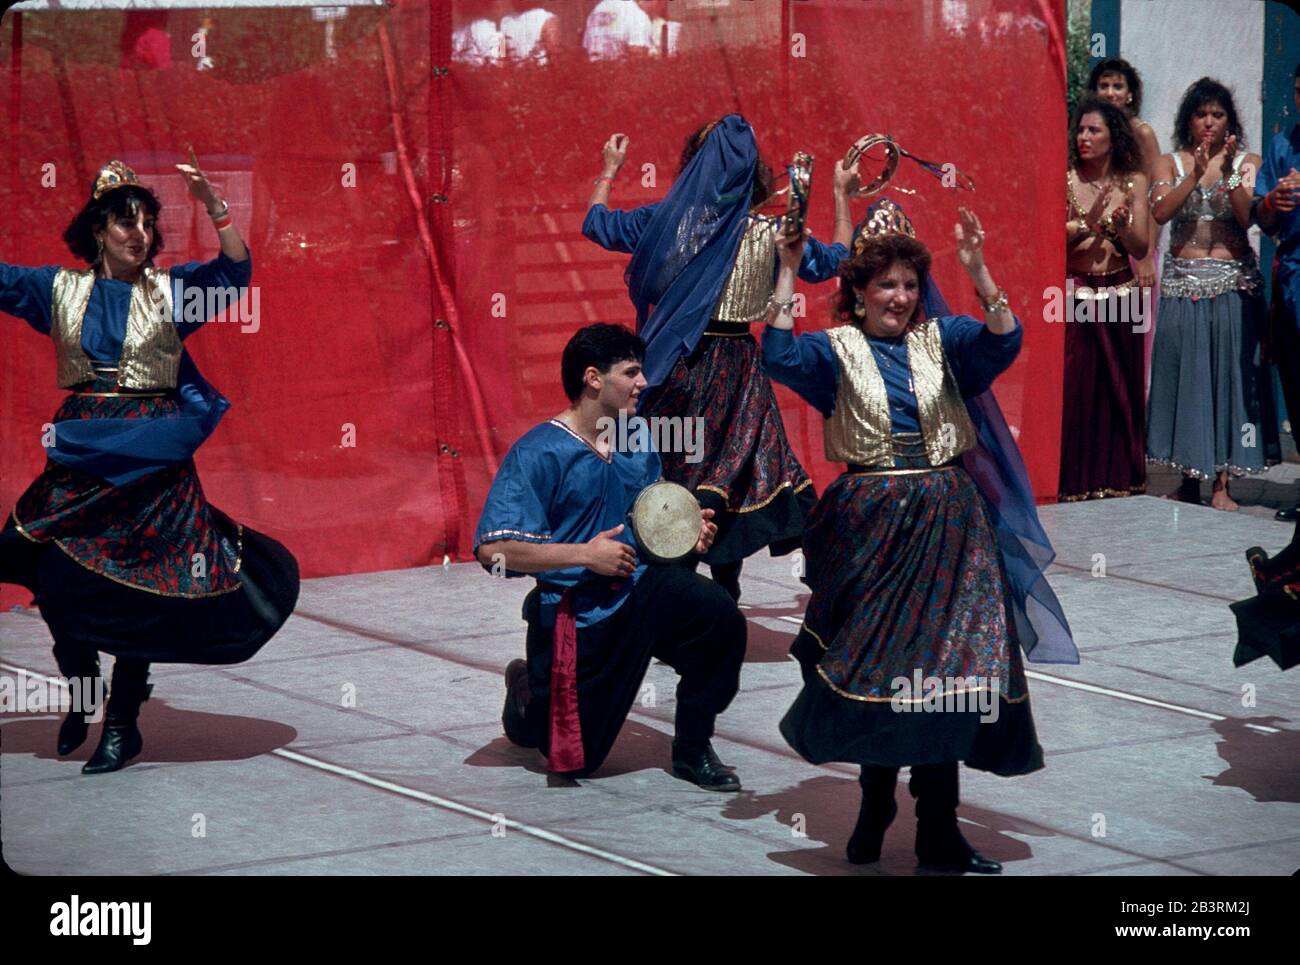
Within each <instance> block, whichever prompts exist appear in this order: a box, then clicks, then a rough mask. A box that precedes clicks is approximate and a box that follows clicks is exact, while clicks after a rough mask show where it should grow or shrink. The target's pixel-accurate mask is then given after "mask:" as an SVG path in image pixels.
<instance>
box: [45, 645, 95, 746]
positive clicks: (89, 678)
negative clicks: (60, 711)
mask: <svg viewBox="0 0 1300 965" xmlns="http://www.w3.org/2000/svg"><path fill="white" fill-rule="evenodd" d="M55 649H56V652H55V658H56V659H57V660H58V664H59V672H60V673H61V674H63V676H64V678H65V679H66V680H68V681H69V682H71V681H72V680H73V679H79V680H81V681H83V682H84V683H88V684H89V685H90V688H91V690H90V693H89V694H87V693H86V690H85V688H84V687H82V686H80V685H79V686H78V696H80V697H81V698H82V705H81V706H80V707H73V708H72V709H71V710H70V711H69V712H68V716H66V717H64V718H63V723H61V724H59V743H58V747H57V750H58V752H59V756H60V757H67V756H68V755H69V754H71V753H72V752H73V751H75V750H76V749H77V748H78V747H80V746H81V745H82V744H84V743H85V741H86V734H87V733H88V732H89V730H90V724H89V723H88V721H87V718H89V717H93V716H94V715H95V708H94V707H92V706H91V705H89V704H88V703H86V701H88V700H90V699H91V698H92V695H93V694H94V691H95V689H96V687H97V685H98V681H99V679H100V678H99V655H98V654H97V653H94V652H92V653H91V654H90V656H89V658H84V657H78V659H76V660H73V661H69V660H67V659H60V657H61V655H60V654H59V653H58V652H57V650H58V648H57V647H56V648H55ZM69 693H70V694H71V693H72V691H71V688H69Z"/></svg>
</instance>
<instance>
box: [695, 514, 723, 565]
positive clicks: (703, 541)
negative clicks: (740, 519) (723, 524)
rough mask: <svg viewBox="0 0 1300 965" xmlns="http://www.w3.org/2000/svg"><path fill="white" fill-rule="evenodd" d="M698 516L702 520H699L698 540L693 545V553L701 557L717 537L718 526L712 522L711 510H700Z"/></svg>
mask: <svg viewBox="0 0 1300 965" xmlns="http://www.w3.org/2000/svg"><path fill="white" fill-rule="evenodd" d="M700 516H701V517H703V518H702V519H701V520H700V538H699V540H698V541H697V542H696V543H695V552H697V553H699V554H700V555H701V556H703V555H704V554H705V553H707V552H708V551H709V547H711V546H712V545H713V540H714V539H715V538H716V537H717V535H718V524H717V523H715V522H713V510H711V509H702V510H700Z"/></svg>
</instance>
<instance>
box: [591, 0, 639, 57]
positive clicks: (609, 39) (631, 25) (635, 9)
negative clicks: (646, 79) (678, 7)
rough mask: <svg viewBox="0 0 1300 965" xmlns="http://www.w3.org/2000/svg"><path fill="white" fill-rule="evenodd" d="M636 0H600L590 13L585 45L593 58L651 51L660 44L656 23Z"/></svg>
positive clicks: (623, 55)
mask: <svg viewBox="0 0 1300 965" xmlns="http://www.w3.org/2000/svg"><path fill="white" fill-rule="evenodd" d="M645 6H647V4H646V3H638V2H637V0H600V3H598V4H596V6H595V7H594V8H593V9H592V11H591V13H590V14H588V15H587V29H586V32H585V33H584V34H583V35H582V46H583V49H584V50H586V51H587V56H588V57H590V58H591V59H592V60H615V59H617V58H619V57H625V56H628V55H629V54H631V55H634V56H635V55H644V54H651V53H653V52H654V51H655V49H656V47H657V42H656V38H655V30H654V23H653V21H652V20H651V18H650V14H648V13H646V11H645V10H644V9H643V7H645Z"/></svg>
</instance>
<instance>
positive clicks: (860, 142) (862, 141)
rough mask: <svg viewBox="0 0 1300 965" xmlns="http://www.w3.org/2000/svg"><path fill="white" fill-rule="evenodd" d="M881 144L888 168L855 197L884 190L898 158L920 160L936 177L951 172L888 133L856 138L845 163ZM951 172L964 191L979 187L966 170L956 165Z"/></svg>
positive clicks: (905, 191) (905, 190) (896, 188)
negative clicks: (914, 152) (917, 153)
mask: <svg viewBox="0 0 1300 965" xmlns="http://www.w3.org/2000/svg"><path fill="white" fill-rule="evenodd" d="M880 146H883V147H884V149H885V161H884V168H883V169H882V170H881V172H880V173H879V174H877V175H876V176H875V177H874V178H872V179H871V181H869V182H868V183H867V184H865V185H864V186H863V187H861V188H859V189H858V190H857V191H855V192H854V193H853V197H855V198H867V197H870V196H871V195H873V194H878V193H879V192H880V191H882V190H883V189H884V187H885V185H886V184H888V183H889V182H890V181H891V180H892V179H893V177H894V174H895V173H896V172H897V171H898V161H899V159H900V158H904V157H908V158H911V159H912V160H913V161H915V162H916V163H917V164H919V165H921V167H923V168H925V169H926V170H927V171H929V172H930V173H931V174H933V175H934V176H935V177H936V178H939V179H941V180H942V179H943V177H944V176H945V174H947V173H949V172H946V171H945V170H944V166H943V165H940V164H937V163H935V162H934V161H927V160H925V158H919V157H917V156H916V155H915V154H913V153H912V152H911V151H909V150H907V148H905V147H903V146H902V145H901V144H899V143H898V142H897V141H895V140H894V139H893V138H892V137H890V136H889V135H888V134H863V135H862V136H861V137H860V138H858V139H857V140H856V141H854V142H853V146H852V147H850V148H849V150H848V153H847V154H845V155H844V167H846V168H847V167H852V166H853V165H854V164H857V163H858V161H860V160H861V159H862V157H863V156H864V155H866V154H867V152H868V151H870V150H872V149H873V148H875V147H880ZM951 174H952V176H953V177H954V178H955V179H956V186H957V187H959V188H961V189H962V190H964V191H974V190H975V179H974V178H972V177H971V176H970V175H969V174H963V173H962V172H960V171H958V170H957V169H956V168H955V167H954V168H953V169H952V171H951ZM893 190H894V191H897V192H899V193H900V194H916V192H915V191H914V190H912V189H910V188H902V187H899V186H897V185H895V186H894V188H893Z"/></svg>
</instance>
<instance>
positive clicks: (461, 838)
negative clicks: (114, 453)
mask: <svg viewBox="0 0 1300 965" xmlns="http://www.w3.org/2000/svg"><path fill="white" fill-rule="evenodd" d="M1270 512H1271V511H1270ZM1042 516H1043V520H1044V523H1045V525H1046V526H1047V527H1048V530H1049V532H1050V534H1051V536H1052V538H1053V541H1054V543H1055V546H1056V550H1057V554H1058V561H1057V564H1056V565H1055V566H1054V567H1053V569H1052V572H1051V580H1052V584H1053V586H1054V587H1055V588H1056V590H1057V593H1058V594H1059V596H1060V598H1061V601H1062V603H1063V605H1064V607H1065V609H1066V613H1067V615H1068V617H1069V619H1070V621H1071V624H1072V626H1073V628H1074V631H1075V637H1076V640H1077V642H1078V644H1079V648H1080V650H1081V651H1082V653H1083V663H1082V664H1081V665H1079V666H1077V667H1061V666H1048V665H1035V664H1030V665H1029V669H1030V671H1031V680H1030V688H1031V692H1032V694H1033V707H1034V713H1035V717H1036V720H1037V725H1038V732H1039V738H1040V740H1041V742H1042V744H1043V746H1044V748H1045V750H1046V760H1047V766H1046V768H1045V769H1044V770H1042V771H1040V772H1038V773H1036V774H1032V775H1029V776H1027V777H1020V778H1014V779H1004V778H998V777H994V776H991V775H988V774H984V773H980V772H976V771H971V770H968V769H965V768H963V769H962V799H963V804H962V807H961V810H960V812H959V814H960V816H961V818H962V819H963V830H964V832H965V834H966V836H967V838H968V839H969V840H970V841H971V843H972V844H973V845H974V846H975V847H976V848H978V849H979V850H981V851H982V852H984V854H986V855H988V856H989V857H991V858H994V859H996V860H999V861H1001V862H1003V864H1004V865H1005V874H1008V875H1043V874H1058V875H1063V874H1082V875H1098V874H1100V875H1225V874H1227V875H1242V874H1246V875H1289V874H1291V873H1293V872H1294V871H1295V870H1296V869H1297V867H1298V866H1300V720H1298V718H1300V672H1293V673H1290V674H1283V673H1282V672H1281V671H1279V670H1278V669H1277V667H1276V666H1275V665H1273V664H1272V663H1270V662H1268V661H1267V660H1261V661H1257V662H1255V663H1253V664H1251V665H1249V666H1247V667H1244V668H1241V669H1235V668H1234V667H1233V666H1232V662H1231V657H1232V650H1233V645H1234V642H1235V629H1234V622H1233V617H1232V614H1231V612H1230V611H1229V610H1228V603H1229V602H1231V601H1233V600H1236V599H1241V598H1243V597H1246V596H1249V595H1251V593H1252V592H1253V587H1252V585H1251V580H1250V576H1249V572H1248V570H1247V567H1246V564H1245V562H1244V558H1243V556H1242V552H1243V550H1244V549H1245V548H1246V547H1248V546H1250V545H1252V544H1260V545H1262V546H1264V547H1265V549H1267V550H1269V551H1270V552H1274V551H1276V550H1277V549H1279V548H1280V547H1281V546H1282V545H1284V544H1285V543H1286V542H1287V541H1288V540H1289V538H1290V535H1291V527H1290V525H1284V524H1281V523H1276V522H1273V521H1272V519H1271V518H1269V517H1268V516H1267V515H1266V514H1264V513H1262V512H1256V513H1238V514H1232V515H1229V514H1224V513H1218V512H1215V511H1214V510H1211V509H1209V508H1199V507H1193V506H1187V505H1181V504H1177V503H1173V502H1170V501H1167V500H1163V499H1157V498H1154V497H1150V496H1144V497H1135V498H1131V499H1122V500H1107V501H1104V502H1096V503H1086V504H1076V505H1070V506H1053V507H1047V508H1044V509H1043V510H1042ZM1095 554H1104V555H1105V560H1106V576H1105V577H1104V578H1099V577H1095V576H1094V575H1093V568H1094V557H1095ZM790 569H791V566H790V560H789V558H786V559H779V560H773V559H770V558H759V559H757V560H754V561H751V562H750V563H748V564H747V566H746V570H745V576H744V578H743V588H744V599H743V601H742V602H743V604H744V606H745V607H746V609H745V613H746V615H747V617H748V618H749V627H750V643H749V654H748V657H747V661H746V664H745V668H744V673H743V677H742V683H741V692H740V695H739V696H738V697H737V698H736V700H735V702H734V703H733V705H732V707H731V708H730V709H729V710H728V711H727V713H726V714H724V715H723V716H722V717H721V718H720V719H719V724H718V736H717V738H716V740H715V746H716V747H717V749H718V752H719V754H720V755H721V757H722V759H723V760H724V761H726V762H727V763H728V764H731V765H734V766H735V767H736V768H737V770H738V772H739V775H740V777H741V779H742V781H743V782H744V785H745V791H744V792H743V793H741V794H739V795H722V794H716V793H710V792H706V791H702V790H699V789H697V788H695V787H694V786H693V785H690V784H687V783H685V782H682V781H680V780H677V779H675V778H673V777H672V776H671V774H670V773H669V772H668V765H669V746H670V740H671V734H672V717H673V693H674V685H675V680H676V677H675V675H674V674H673V672H672V671H671V669H669V668H668V667H666V666H662V665H658V664H656V665H653V666H652V667H651V669H650V672H649V675H648V677H647V682H648V683H650V684H653V685H654V693H655V698H656V699H655V700H654V704H653V706H643V705H642V704H638V705H637V706H636V707H635V708H634V711H633V714H632V716H631V717H630V718H629V720H628V723H627V725H626V726H625V728H624V730H623V732H622V734H621V736H620V738H619V741H618V743H617V744H616V745H615V747H614V750H613V752H612V753H611V754H610V757H609V759H608V761H607V762H606V764H605V766H604V768H603V769H602V770H601V771H600V772H598V774H597V775H596V776H594V777H592V778H590V779H585V780H582V781H578V782H573V781H568V780H563V779H557V778H554V777H549V776H548V775H547V774H546V773H545V770H544V767H543V761H542V759H541V758H540V757H539V756H538V755H537V754H536V753H535V752H533V751H527V750H523V749H520V748H517V747H514V746H513V745H511V744H510V743H508V742H507V741H506V739H505V738H504V737H503V736H502V734H501V727H500V714H501V704H502V698H503V695H504V687H503V684H502V676H501V671H502V669H503V668H504V666H505V664H506V663H507V661H509V660H510V659H511V658H513V657H516V656H520V655H521V654H522V651H523V624H522V622H521V620H520V617H519V606H520V602H521V600H522V599H523V596H524V595H525V593H526V592H527V590H528V589H529V587H530V586H531V581H530V580H511V581H504V580H496V579H493V578H491V577H490V576H488V575H487V574H486V573H485V572H483V570H482V569H481V568H480V567H478V566H477V565H471V564H462V565H456V566H450V567H446V568H443V567H432V568H424V569H416V570H400V571H390V572H382V573H371V574H364V575H358V576H347V577H333V578H328V579H316V580H310V581H307V582H306V583H304V585H303V591H302V597H301V600H300V603H299V608H298V612H297V613H296V614H295V615H294V616H293V617H292V618H291V619H290V621H289V623H288V624H287V625H286V626H285V628H284V630H283V631H281V633H280V634H279V636H277V637H276V638H275V639H274V640H272V641H271V642H270V643H269V644H268V645H267V647H266V648H265V649H264V650H263V651H262V653H261V654H260V655H259V656H258V657H256V658H255V659H253V660H252V661H250V662H249V663H247V664H243V665H239V666H235V667H231V668H225V669H222V668H206V667H193V666H181V665H162V666H158V667H156V668H155V672H154V677H153V680H154V682H155V683H156V688H155V691H154V698H153V700H151V701H149V702H148V703H147V704H145V707H144V711H143V714H142V716H141V726H142V730H143V733H144V739H145V747H144V752H143V754H142V755H141V757H139V758H138V759H137V760H136V761H134V762H133V763H132V764H131V765H130V766H129V767H127V768H126V769H125V770H123V771H121V772H118V773H116V774H108V775H100V776H94V777H87V776H83V775H82V774H81V773H80V768H81V764H82V762H83V761H84V760H85V759H86V758H87V757H88V756H89V754H90V751H91V749H92V748H93V746H94V744H95V742H96V740H97V737H98V727H97V726H95V727H92V730H91V735H90V739H89V740H88V741H87V742H86V744H85V745H84V746H83V747H82V748H81V749H80V750H79V751H77V752H76V753H75V754H73V755H72V757H71V758H68V759H62V760H61V759H59V758H58V757H57V756H56V755H55V752H54V744H55V733H56V730H57V727H58V717H57V716H56V715H53V714H49V715H42V714H36V715H17V714H11V715H7V716H5V717H0V722H2V723H3V727H2V728H0V753H2V756H0V818H2V819H3V843H4V854H5V859H6V861H7V862H8V863H9V865H10V866H11V867H13V868H14V869H16V870H18V871H21V872H27V873H35V874H60V873H83V874H86V873H88V874H132V873H171V874H482V873H506V874H620V873H634V874H635V873H675V874H745V875H761V874H888V875H912V874H915V873H917V868H916V864H915V859H914V857H913V854H912V836H913V831H914V827H915V825H914V820H913V816H912V803H911V800H910V798H909V797H908V795H907V792H906V788H905V780H906V775H904V777H903V779H902V780H900V786H899V794H898V800H899V805H900V809H899V817H898V820H897V821H895V823H894V826H893V827H892V828H891V829H890V832H889V834H888V836H887V838H886V842H885V852H884V855H883V858H882V860H881V862H880V863H879V864H878V865H870V866H866V867H863V868H857V867H853V866H851V865H849V864H847V863H846V862H845V861H844V859H843V848H844V843H845V841H846V839H847V837H848V835H849V832H850V830H851V829H852V827H853V822H854V820H855V817H856V813H857V807H858V786H857V782H856V779H855V778H856V769H855V768H853V767H850V766H843V765H833V766H827V767H813V766H810V765H808V764H806V763H804V762H803V761H802V760H800V759H799V758H798V757H797V756H796V755H795V754H794V753H793V752H792V751H791V750H790V749H789V748H788V747H787V746H786V744H785V742H784V741H783V740H782V739H781V736H780V734H779V733H778V731H777V721H778V720H779V719H780V717H781V716H782V714H783V713H784V712H785V710H786V708H787V707H788V706H789V704H790V702H791V701H792V699H793V698H794V695H795V693H796V691H797V689H798V687H799V673H798V668H797V666H796V665H795V664H794V663H793V661H791V660H790V659H789V658H788V657H787V656H786V649H787V647H788V645H789V643H790V640H791V639H792V637H793V635H794V632H795V630H796V629H797V626H798V623H799V616H800V614H801V613H802V611H803V608H804V605H805V603H806V601H807V597H806V591H805V589H804V588H803V587H802V585H801V584H799V583H798V581H797V580H796V579H795V578H794V577H793V576H792V575H791V572H790ZM0 647H2V649H0V664H3V668H2V669H0V672H2V673H4V674H8V675H14V674H18V673H21V672H32V673H39V674H51V673H54V672H55V667H54V662H53V659H52V657H51V655H50V652H49V636H48V634H47V632H46V630H45V626H44V624H43V623H42V622H41V621H40V619H39V615H38V614H36V612H35V611H32V610H29V611H15V612H10V613H5V614H0ZM1248 685H1249V687H1248ZM1244 689H1253V693H1254V704H1253V706H1245V705H1243V690H1244ZM352 693H355V705H354V706H351V705H349V704H350V703H351V702H350V701H348V700H347V697H348V695H349V694H352ZM796 826H798V828H801V829H802V830H803V832H804V834H805V836H802V837H801V836H799V835H798V834H796V833H795V830H796ZM200 831H202V832H203V833H202V834H200V833H199V832H200Z"/></svg>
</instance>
